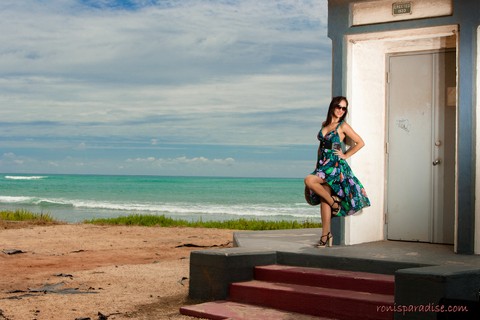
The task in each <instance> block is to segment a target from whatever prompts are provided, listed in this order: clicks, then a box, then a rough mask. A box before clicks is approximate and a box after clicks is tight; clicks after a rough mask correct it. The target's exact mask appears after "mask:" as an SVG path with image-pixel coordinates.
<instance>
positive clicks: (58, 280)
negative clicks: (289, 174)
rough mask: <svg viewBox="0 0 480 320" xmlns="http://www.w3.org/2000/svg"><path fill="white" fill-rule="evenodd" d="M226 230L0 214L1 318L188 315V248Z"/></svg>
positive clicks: (213, 241) (207, 243) (225, 236)
mask: <svg viewBox="0 0 480 320" xmlns="http://www.w3.org/2000/svg"><path fill="white" fill-rule="evenodd" d="M232 235H233V232H232V230H220V229H202V228H161V227H133V226H132V227H127V226H94V225H88V224H58V225H43V226H37V225H31V224H28V223H5V222H1V221H0V279H1V281H0V320H5V319H8V320H17V319H20V320H34V319H36V320H43V319H55V320H63V319H71V320H75V319H77V320H79V319H82V320H87V319H88V318H90V319H91V320H94V319H102V320H103V319H109V320H114V319H149V320H150V319H175V320H177V319H178V320H180V319H194V318H190V317H187V316H182V315H180V313H179V311H178V310H179V308H180V307H181V306H182V305H186V304H191V303H193V301H189V300H188V284H189V279H188V277H189V263H190V252H191V251H193V250H199V249H204V248H209V247H230V246H231V240H232Z"/></svg>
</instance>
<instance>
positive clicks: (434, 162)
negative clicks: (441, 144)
mask: <svg viewBox="0 0 480 320" xmlns="http://www.w3.org/2000/svg"><path fill="white" fill-rule="evenodd" d="M440 162H441V161H440V159H437V160H435V161H433V163H432V164H433V165H434V166H436V165H439V164H440Z"/></svg>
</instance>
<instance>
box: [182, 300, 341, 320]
mask: <svg viewBox="0 0 480 320" xmlns="http://www.w3.org/2000/svg"><path fill="white" fill-rule="evenodd" d="M180 313H181V314H183V315H187V316H191V317H196V318H203V319H211V320H224V319H231V320H334V319H332V318H325V317H315V316H311V315H305V314H300V313H294V312H288V311H282V310H278V309H271V308H266V307H261V306H255V305H250V304H244V303H238V302H234V301H225V300H222V301H214V302H206V303H201V304H197V305H192V306H184V307H182V308H180Z"/></svg>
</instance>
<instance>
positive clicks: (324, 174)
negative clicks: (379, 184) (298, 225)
mask: <svg viewBox="0 0 480 320" xmlns="http://www.w3.org/2000/svg"><path fill="white" fill-rule="evenodd" d="M342 123H343V121H342V122H340V123H339V124H338V126H337V127H336V128H335V129H334V130H332V131H330V132H329V133H327V134H326V135H325V136H323V134H322V130H321V129H320V132H319V133H318V136H317V138H318V140H320V143H322V141H323V143H325V142H326V143H327V144H330V143H331V148H328V149H327V148H325V149H324V148H321V147H320V148H318V156H317V167H316V169H315V171H313V172H312V174H314V175H316V176H318V177H320V178H322V179H323V180H325V182H326V183H328V185H329V186H330V187H331V188H332V192H333V194H335V195H337V196H338V197H339V198H340V199H341V203H340V207H341V208H340V211H339V212H338V214H337V216H347V215H351V214H354V213H355V212H357V211H359V210H360V209H362V208H364V207H368V206H370V200H369V199H368V197H367V193H366V192H365V188H364V187H363V185H362V183H361V182H360V181H359V180H358V179H357V177H355V175H354V174H353V171H352V169H351V168H350V166H349V165H348V163H347V161H345V160H344V159H341V158H339V157H338V156H337V155H336V154H335V149H336V148H340V146H342V142H341V141H340V136H339V135H338V132H337V130H338V128H339V127H340V126H341V125H342ZM319 198H320V197H319V196H318V195H316V194H315V193H313V191H311V190H310V200H311V201H312V202H313V203H317V204H318V203H319V202H320V201H319V200H320V199H319ZM332 201H333V200H332Z"/></svg>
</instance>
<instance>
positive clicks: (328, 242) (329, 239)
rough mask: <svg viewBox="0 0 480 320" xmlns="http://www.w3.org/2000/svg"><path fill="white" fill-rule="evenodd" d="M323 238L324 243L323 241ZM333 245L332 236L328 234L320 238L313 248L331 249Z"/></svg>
mask: <svg viewBox="0 0 480 320" xmlns="http://www.w3.org/2000/svg"><path fill="white" fill-rule="evenodd" d="M324 238H326V239H325V241H324V240H323V239H324ZM332 244H333V235H332V234H331V233H330V232H329V233H327V234H325V235H323V236H321V237H320V240H319V241H318V242H317V243H316V244H315V245H314V247H315V248H325V247H331V246H332Z"/></svg>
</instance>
